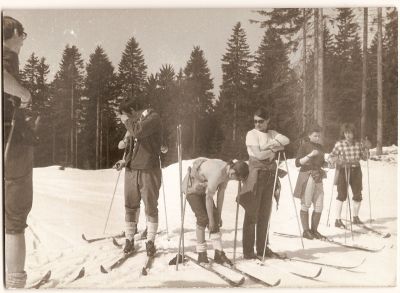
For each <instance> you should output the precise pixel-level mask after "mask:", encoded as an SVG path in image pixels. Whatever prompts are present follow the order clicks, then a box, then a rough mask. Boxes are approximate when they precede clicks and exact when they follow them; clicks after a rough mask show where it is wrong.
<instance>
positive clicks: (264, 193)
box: [256, 171, 275, 256]
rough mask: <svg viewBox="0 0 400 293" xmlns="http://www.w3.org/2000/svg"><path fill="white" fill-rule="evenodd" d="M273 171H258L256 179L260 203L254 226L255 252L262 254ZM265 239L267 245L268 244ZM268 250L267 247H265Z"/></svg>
mask: <svg viewBox="0 0 400 293" xmlns="http://www.w3.org/2000/svg"><path fill="white" fill-rule="evenodd" d="M274 178H275V173H274V172H265V171H262V172H259V175H258V179H257V182H258V183H257V193H260V204H259V210H258V213H257V215H258V217H257V226H256V252H257V255H259V256H262V255H263V253H264V245H265V243H266V241H265V240H266V238H267V237H268V235H267V230H268V223H269V221H270V218H271V212H272V198H273V194H274V190H273V189H274ZM268 244H269V243H268V241H267V245H268ZM267 250H268V249H267Z"/></svg>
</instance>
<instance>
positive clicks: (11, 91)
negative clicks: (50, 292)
mask: <svg viewBox="0 0 400 293" xmlns="http://www.w3.org/2000/svg"><path fill="white" fill-rule="evenodd" d="M2 22H3V104H2V106H3V133H4V140H3V143H4V144H3V147H4V148H5V153H4V191H5V192H4V218H3V219H4V222H5V241H4V244H5V264H6V276H5V277H6V279H5V285H6V288H24V287H25V285H26V279H27V274H26V272H25V257H26V245H25V228H26V227H27V224H26V220H27V217H28V214H29V212H30V210H31V208H32V197H33V189H32V185H33V184H32V170H33V145H34V143H33V140H32V138H33V129H31V126H30V125H29V124H28V123H27V122H26V116H25V112H24V110H25V109H23V108H25V107H26V106H27V105H28V104H29V103H30V101H31V94H30V93H29V91H28V90H27V89H26V88H24V87H23V86H22V85H21V83H20V81H19V60H18V55H19V53H20V50H21V48H22V45H23V42H24V39H25V38H26V33H25V32H24V28H23V26H22V24H21V23H20V22H19V21H18V20H16V19H14V18H12V17H9V16H3V18H2Z"/></svg>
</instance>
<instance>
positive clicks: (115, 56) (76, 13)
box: [3, 9, 264, 93]
mask: <svg viewBox="0 0 400 293" xmlns="http://www.w3.org/2000/svg"><path fill="white" fill-rule="evenodd" d="M3 13H4V15H9V16H12V17H15V18H16V19H18V20H19V21H21V22H22V24H23V25H24V27H25V31H26V32H27V33H28V38H27V39H26V40H25V43H24V46H23V48H22V50H21V53H20V64H21V67H22V65H23V64H24V63H25V62H26V60H27V58H28V57H29V55H30V54H31V53H32V52H35V54H36V55H37V56H39V57H42V56H44V57H45V58H46V60H47V62H48V63H49V64H50V75H49V79H50V80H52V79H53V76H54V74H55V73H56V71H57V70H58V68H59V63H60V61H61V56H62V52H63V50H64V48H65V46H66V44H70V45H76V46H77V47H78V49H79V51H80V52H81V54H82V57H83V59H84V61H85V63H86V62H88V60H89V55H90V54H92V53H93V52H94V50H95V48H96V46H97V45H101V46H102V47H103V48H104V50H105V52H106V53H107V55H108V56H109V58H110V60H111V62H112V63H113V65H114V67H115V68H116V69H117V68H118V64H119V62H120V59H121V53H122V51H123V50H124V48H125V46H126V43H127V41H128V39H129V38H131V37H135V39H136V41H137V42H138V43H139V46H140V48H141V49H142V51H143V55H144V59H145V62H146V65H147V66H148V73H149V74H150V73H156V72H158V70H159V69H160V67H161V65H162V64H166V63H168V64H171V65H172V66H173V67H174V69H175V71H176V72H178V71H179V68H181V67H182V68H184V67H185V64H186V62H187V61H188V60H189V57H190V53H191V51H192V49H193V47H194V46H197V45H198V46H200V48H201V49H202V50H203V51H204V54H205V58H206V59H207V61H208V66H209V68H210V71H211V77H212V78H213V79H214V87H215V89H214V92H215V93H217V92H218V91H219V85H220V84H221V79H222V71H221V58H222V55H223V54H224V53H225V51H226V47H227V45H226V44H227V41H228V39H229V38H230V35H231V34H232V29H233V27H234V25H235V24H236V23H237V22H238V21H240V22H241V23H242V25H243V28H244V29H245V31H246V33H247V38H248V43H249V46H250V49H251V51H252V52H254V51H255V50H256V49H257V47H258V46H259V44H260V41H261V38H262V36H263V33H264V30H263V29H261V28H259V27H258V26H257V25H255V24H250V23H249V19H250V18H253V19H254V18H258V14H256V13H253V12H252V11H251V10H250V9H142V10H140V9H136V10H135V9H125V10H82V9H81V10H4V12H3Z"/></svg>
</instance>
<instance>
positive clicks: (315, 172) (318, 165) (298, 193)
mask: <svg viewBox="0 0 400 293" xmlns="http://www.w3.org/2000/svg"><path fill="white" fill-rule="evenodd" d="M313 150H317V151H319V154H318V155H317V156H314V157H312V158H311V159H310V160H309V161H308V163H307V164H306V165H302V164H300V159H301V158H303V157H305V156H307V155H308V154H309V153H311V152H312V151H313ZM295 164H296V167H300V173H299V176H298V177H297V181H296V186H295V188H294V192H293V195H294V197H298V198H301V197H302V196H303V194H304V192H305V188H306V186H307V181H308V178H309V177H310V176H312V177H313V178H314V180H315V182H316V183H321V182H322V179H323V178H326V174H325V171H324V170H322V167H323V166H324V165H325V159H324V150H323V149H322V146H321V145H320V144H318V143H312V142H310V141H306V142H304V143H303V144H302V145H301V146H300V148H299V150H298V152H297V156H296V160H295Z"/></svg>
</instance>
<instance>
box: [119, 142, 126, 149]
mask: <svg viewBox="0 0 400 293" xmlns="http://www.w3.org/2000/svg"><path fill="white" fill-rule="evenodd" d="M124 148H126V144H125V141H123V140H121V141H120V142H119V143H118V149H120V150H122V149H124Z"/></svg>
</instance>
